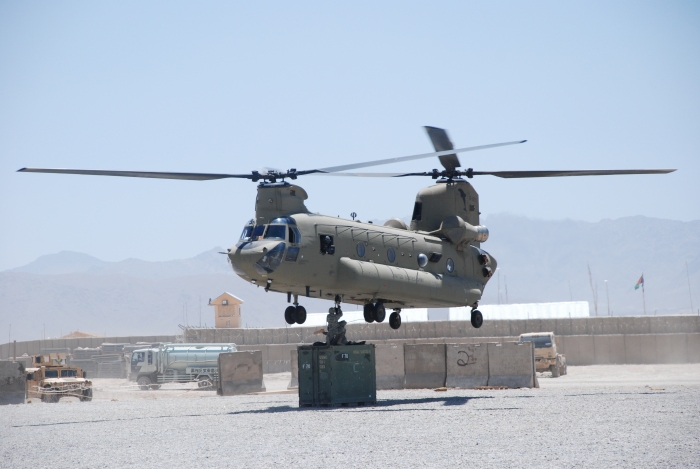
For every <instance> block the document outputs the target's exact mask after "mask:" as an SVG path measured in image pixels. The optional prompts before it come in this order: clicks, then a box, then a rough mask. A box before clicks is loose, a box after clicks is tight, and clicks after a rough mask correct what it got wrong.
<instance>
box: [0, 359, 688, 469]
mask: <svg viewBox="0 0 700 469" xmlns="http://www.w3.org/2000/svg"><path fill="white" fill-rule="evenodd" d="M288 381H289V373H280V374H276V375H267V376H266V387H267V389H268V391H275V390H283V389H285V388H286V386H287V383H288ZM539 382H540V389H527V390H526V389H523V390H507V391H475V390H448V391H447V392H435V391H432V390H417V391H409V390H403V391H379V393H378V396H379V402H378V404H377V406H375V407H366V408H361V407H360V408H339V409H323V410H318V409H299V408H298V405H297V396H296V395H294V394H267V395H255V396H235V397H225V398H224V397H218V396H216V394H215V393H214V392H212V391H201V390H196V389H194V387H193V386H189V385H167V386H164V388H163V389H161V390H158V391H139V390H138V389H137V388H134V387H130V385H129V384H128V383H127V382H125V381H122V380H95V399H94V400H93V402H90V403H80V402H78V401H77V399H65V400H61V402H59V403H58V404H44V403H41V402H34V403H32V404H28V405H20V406H3V407H0V467H3V468H4V467H8V468H10V467H12V468H25V467H26V468H29V467H32V468H34V467H54V468H64V467H65V468H83V467H84V468H97V467H109V468H112V467H114V468H117V467H119V468H121V467H130V468H139V469H140V468H146V467H149V468H152V467H172V468H180V467H182V468H185V467H186V468H191V467H202V466H217V467H272V466H274V467H290V466H294V467H367V466H379V467H457V466H459V467H610V466H616V467H659V466H662V467H700V365H624V366H588V367H569V374H568V375H567V376H563V377H561V378H557V379H553V378H551V377H549V374H548V373H545V374H540V376H539Z"/></svg>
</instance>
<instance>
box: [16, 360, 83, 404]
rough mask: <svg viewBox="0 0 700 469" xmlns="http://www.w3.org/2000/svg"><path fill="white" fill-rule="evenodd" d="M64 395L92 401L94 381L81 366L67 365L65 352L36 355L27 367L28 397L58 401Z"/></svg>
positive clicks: (44, 400)
mask: <svg viewBox="0 0 700 469" xmlns="http://www.w3.org/2000/svg"><path fill="white" fill-rule="evenodd" d="M62 397H77V398H79V399H80V401H81V402H89V401H91V400H92V381H90V380H88V379H87V374H86V373H85V372H84V371H83V370H81V369H80V368H79V367H77V366H68V365H66V354H65V353H44V354H41V355H34V356H33V357H32V366H31V367H29V368H27V398H38V399H41V400H42V402H58V401H59V399H61V398H62Z"/></svg>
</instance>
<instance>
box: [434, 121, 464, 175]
mask: <svg viewBox="0 0 700 469" xmlns="http://www.w3.org/2000/svg"><path fill="white" fill-rule="evenodd" d="M425 131H426V132H428V137H430V141H431V142H432V143H433V147H434V148H435V151H445V150H453V149H454V145H452V141H451V140H450V137H448V136H447V131H446V130H445V129H440V128H438V127H430V126H427V125H426V126H425ZM440 163H441V164H442V166H443V167H444V168H445V169H446V170H447V171H454V170H455V169H457V168H459V167H460V166H462V164H461V163H460V162H459V158H457V155H455V154H454V153H452V154H451V155H443V156H441V157H440Z"/></svg>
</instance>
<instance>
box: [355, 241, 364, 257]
mask: <svg viewBox="0 0 700 469" xmlns="http://www.w3.org/2000/svg"><path fill="white" fill-rule="evenodd" d="M357 255H358V256H360V257H365V243H363V242H362V241H360V242H359V243H357Z"/></svg>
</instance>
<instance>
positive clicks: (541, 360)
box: [520, 332, 566, 378]
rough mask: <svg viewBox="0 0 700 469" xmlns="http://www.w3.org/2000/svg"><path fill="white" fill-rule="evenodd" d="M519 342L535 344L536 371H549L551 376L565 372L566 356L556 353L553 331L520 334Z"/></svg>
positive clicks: (555, 376) (554, 376) (556, 376)
mask: <svg viewBox="0 0 700 469" xmlns="http://www.w3.org/2000/svg"><path fill="white" fill-rule="evenodd" d="M520 342H532V343H533V345H534V346H535V369H536V371H540V372H542V371H551V372H552V378H558V377H559V376H560V375H565V374H566V357H565V356H564V355H562V354H561V353H557V344H556V342H555V340H554V332H532V333H529V334H520Z"/></svg>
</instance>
